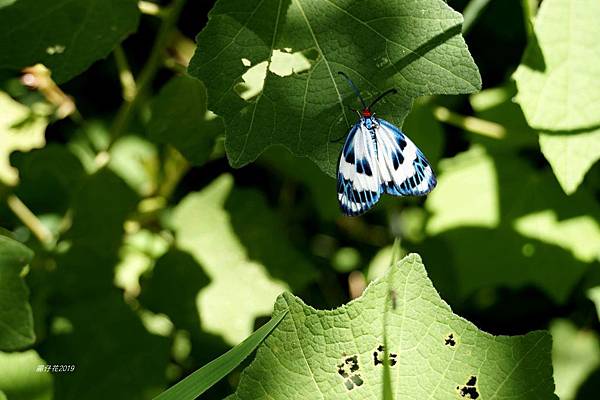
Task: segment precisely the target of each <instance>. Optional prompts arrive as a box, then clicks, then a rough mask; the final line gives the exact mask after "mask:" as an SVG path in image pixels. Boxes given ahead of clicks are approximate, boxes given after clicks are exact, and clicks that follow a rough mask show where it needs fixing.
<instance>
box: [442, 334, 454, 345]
mask: <svg viewBox="0 0 600 400" xmlns="http://www.w3.org/2000/svg"><path fill="white" fill-rule="evenodd" d="M444 344H445V345H446V346H450V347H454V346H456V339H454V334H453V333H450V334H448V336H446V339H444Z"/></svg>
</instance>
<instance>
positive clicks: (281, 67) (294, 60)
mask: <svg viewBox="0 0 600 400" xmlns="http://www.w3.org/2000/svg"><path fill="white" fill-rule="evenodd" d="M310 67H311V61H310V60H309V59H308V58H306V57H305V56H304V54H303V53H302V52H300V51H297V52H295V53H287V52H283V51H281V50H274V51H273V55H272V56H271V64H270V65H269V71H271V72H272V73H274V74H276V75H279V76H282V77H283V76H289V75H292V74H293V73H297V74H298V73H300V72H302V71H308V70H309V69H310Z"/></svg>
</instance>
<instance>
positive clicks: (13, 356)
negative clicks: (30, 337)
mask: <svg viewBox="0 0 600 400" xmlns="http://www.w3.org/2000/svg"><path fill="white" fill-rule="evenodd" d="M45 365H46V362H45V361H44V360H42V359H41V358H40V356H39V355H38V354H37V353H36V351H35V350H28V351H24V352H20V353H19V352H16V353H0V399H2V395H1V393H2V392H4V393H6V395H7V396H8V399H10V400H52V373H51V372H43V371H39V370H38V368H40V367H42V368H43V367H44V366H45Z"/></svg>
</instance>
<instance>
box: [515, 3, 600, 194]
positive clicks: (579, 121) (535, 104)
mask: <svg viewBox="0 0 600 400" xmlns="http://www.w3.org/2000/svg"><path fill="white" fill-rule="evenodd" d="M598 18H600V3H598V2H597V1H595V0H547V1H544V2H543V3H542V5H541V7H540V10H539V13H538V15H537V18H536V21H535V36H532V37H531V38H530V43H529V46H528V47H527V50H526V52H525V55H524V56H523V61H522V64H521V65H520V66H519V68H518V69H517V71H516V72H515V75H514V78H515V80H516V82H517V86H518V89H519V93H518V95H517V101H518V102H519V103H520V104H521V106H522V108H523V111H524V113H525V116H526V117H527V120H528V122H529V124H530V125H531V126H532V127H533V128H535V129H538V130H540V131H542V132H541V133H540V147H541V149H542V153H544V156H545V157H546V159H547V160H548V161H549V162H550V164H551V165H552V169H553V170H554V173H555V175H556V177H557V178H558V181H559V182H560V184H561V186H562V187H563V189H564V191H565V192H566V193H567V194H571V193H573V192H575V190H577V187H578V186H579V184H580V183H581V181H582V180H583V177H584V176H585V174H586V172H587V171H588V170H589V169H590V167H591V166H592V165H593V164H594V163H595V162H596V161H598V159H600V145H598V143H600V129H598V127H599V125H600V114H599V113H598V112H597V110H598V107H599V106H600V87H599V86H598V85H597V84H593V83H591V82H598V81H600V43H599V42H598V40H597V37H598V36H599V35H600V25H599V24H598Z"/></svg>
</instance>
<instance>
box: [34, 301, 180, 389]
mask: <svg viewBox="0 0 600 400" xmlns="http://www.w3.org/2000/svg"><path fill="white" fill-rule="evenodd" d="M54 312H55V313H56V314H57V315H58V316H60V321H61V325H58V324H57V323H55V324H54V327H53V328H54V329H53V332H52V335H51V336H49V337H48V338H47V339H46V341H45V342H44V344H43V346H42V348H41V349H40V352H41V355H42V356H43V358H44V359H45V360H46V361H47V362H48V363H49V364H59V365H60V364H63V365H75V371H73V372H72V373H62V374H55V375H54V398H55V399H61V400H75V399H86V400H88V399H89V400H96V399H98V400H99V399H107V398H110V399H118V400H120V399H123V400H125V399H130V400H145V399H148V398H150V397H151V396H152V394H158V393H159V392H160V390H161V389H162V388H163V387H164V385H165V383H166V378H165V369H166V367H167V362H168V358H169V350H170V340H169V339H167V338H165V337H160V336H157V335H153V334H150V333H149V332H148V331H147V330H146V329H145V327H144V325H143V324H142V322H141V321H140V319H139V317H138V316H137V315H136V314H135V313H134V311H133V310H131V308H130V307H129V306H128V305H127V304H125V303H124V302H123V300H122V295H121V293H119V292H117V291H116V290H113V291H112V292H106V293H105V294H103V296H98V297H95V298H91V299H84V298H81V297H80V298H79V299H78V301H76V302H72V303H70V304H65V305H63V306H58V307H55V308H54Z"/></svg>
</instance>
